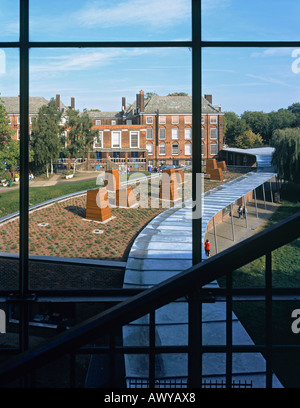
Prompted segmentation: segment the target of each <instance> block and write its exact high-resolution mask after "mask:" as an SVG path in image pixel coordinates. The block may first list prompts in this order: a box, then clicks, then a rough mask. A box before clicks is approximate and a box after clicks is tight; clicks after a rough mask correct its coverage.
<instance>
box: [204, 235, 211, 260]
mask: <svg viewBox="0 0 300 408" xmlns="http://www.w3.org/2000/svg"><path fill="white" fill-rule="evenodd" d="M204 249H205V255H206V256H207V258H208V257H209V254H210V243H209V240H208V239H207V240H206V241H205V242H204Z"/></svg>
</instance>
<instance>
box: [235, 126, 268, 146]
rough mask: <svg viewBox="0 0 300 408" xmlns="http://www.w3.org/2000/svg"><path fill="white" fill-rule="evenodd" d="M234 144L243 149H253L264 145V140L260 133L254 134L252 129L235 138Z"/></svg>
mask: <svg viewBox="0 0 300 408" xmlns="http://www.w3.org/2000/svg"><path fill="white" fill-rule="evenodd" d="M234 144H235V146H236V147H239V148H241V149H251V148H253V147H259V146H262V145H263V139H262V137H261V136H260V134H259V133H254V132H252V130H251V129H249V130H245V132H243V133H242V134H241V135H239V136H237V137H236V138H235V141H234Z"/></svg>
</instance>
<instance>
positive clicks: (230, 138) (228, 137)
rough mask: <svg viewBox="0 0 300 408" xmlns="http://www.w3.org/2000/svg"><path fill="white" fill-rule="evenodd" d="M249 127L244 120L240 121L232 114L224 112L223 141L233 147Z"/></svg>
mask: <svg viewBox="0 0 300 408" xmlns="http://www.w3.org/2000/svg"><path fill="white" fill-rule="evenodd" d="M249 129H250V127H249V125H248V124H247V123H246V121H245V119H241V118H240V117H239V116H238V115H237V114H236V113H234V112H225V114H224V141H225V143H226V144H227V145H229V146H234V145H235V140H236V138H237V137H238V136H241V135H242V134H243V133H244V132H245V131H246V130H249Z"/></svg>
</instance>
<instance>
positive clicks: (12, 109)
mask: <svg viewBox="0 0 300 408" xmlns="http://www.w3.org/2000/svg"><path fill="white" fill-rule="evenodd" d="M1 101H2V102H3V103H4V106H5V109H6V111H7V113H8V114H11V115H19V114H20V102H19V101H20V98H19V96H1V98H0V103H1ZM48 103H49V101H48V100H47V99H45V98H44V97H43V96H30V97H29V114H34V115H37V114H38V113H39V109H40V108H41V107H42V106H44V105H47V104H48ZM60 108H61V109H62V108H64V109H66V106H65V105H64V104H63V103H62V102H60Z"/></svg>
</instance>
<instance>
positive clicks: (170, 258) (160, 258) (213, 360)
mask: <svg viewBox="0 0 300 408" xmlns="http://www.w3.org/2000/svg"><path fill="white" fill-rule="evenodd" d="M218 194H219V191H218ZM213 199H214V195H213V193H212V192H210V193H209V200H210V201H213ZM258 204H259V205H258V210H259V211H258V213H259V218H257V217H256V211H253V207H251V206H249V213H248V228H246V227H245V220H244V219H241V220H240V219H237V218H234V224H235V242H233V240H232V226H231V220H230V221H229V222H224V223H223V224H220V225H219V226H218V227H217V234H218V250H219V252H220V251H221V250H223V249H226V248H228V247H229V246H231V245H233V244H234V243H236V242H238V241H241V240H243V239H246V238H248V237H249V236H250V235H251V234H253V233H254V232H255V231H256V229H257V228H258V227H259V226H260V225H261V224H262V223H263V222H264V221H265V220H266V219H267V218H268V217H270V216H271V214H272V213H273V211H274V210H275V209H276V206H277V204H272V205H271V203H268V205H267V208H265V206H264V202H259V203H258ZM180 207H181V206H180ZM180 207H177V208H176V207H174V208H170V209H167V210H166V211H164V212H163V213H161V214H160V215H158V216H157V217H156V218H155V219H154V220H152V222H150V223H149V224H148V225H147V226H146V227H145V228H144V230H143V231H142V232H141V233H140V234H139V236H138V237H137V239H136V240H135V242H134V243H133V246H132V249H131V251H130V254H129V257H128V261H127V268H126V273H125V278H124V287H127V288H128V287H143V288H145V287H151V286H152V285H155V284H157V283H160V282H161V281H163V280H165V279H167V278H169V277H171V276H174V275H175V274H176V273H178V272H180V271H182V270H185V269H187V268H189V267H191V266H192V239H191V233H192V222H191V207H190V206H186V207H185V208H180ZM254 210H255V209H254ZM209 234H210V238H211V239H210V241H211V243H212V255H213V254H214V253H215V248H214V237H213V236H212V235H211V234H212V233H211V232H209V233H208V235H209ZM209 286H218V285H217V282H212V283H211V284H210V285H209ZM225 321H226V304H225V302H217V303H214V304H204V305H203V323H202V324H203V344H206V345H224V344H225V341H226V325H225ZM187 322H188V307H187V303H186V302H182V301H181V302H173V303H170V304H169V305H166V306H164V307H162V308H161V309H159V310H158V311H157V312H156V323H157V325H156V336H157V343H158V344H160V345H162V346H163V345H187V343H188V338H187V336H188V324H187ZM148 335H149V326H148V320H147V317H144V318H141V319H139V320H138V321H136V322H133V324H130V325H128V326H126V327H124V328H123V339H124V344H125V345H147V344H148ZM233 344H240V345H245V344H253V342H252V340H251V338H250V337H249V335H248V334H247V332H246V331H245V329H244V328H243V326H242V325H241V323H240V322H239V321H238V319H237V318H236V316H235V315H234V314H233ZM225 362H226V356H225V355H224V354H206V355H204V360H203V376H204V379H206V380H207V381H209V380H212V381H222V380H223V381H224V380H225V368H226V364H225ZM125 367H126V375H127V377H128V378H130V377H133V378H134V377H138V378H147V376H148V371H147V370H148V361H147V358H146V357H143V356H138V355H136V356H129V355H126V356H125ZM174 376H175V377H178V378H183V379H184V378H186V376H187V356H186V355H175V354H173V355H168V356H167V357H166V355H160V356H158V358H157V364H156V377H160V378H168V377H174ZM233 380H235V381H239V380H241V381H243V382H244V381H247V382H252V384H253V387H255V388H264V387H265V360H264V358H263V357H262V355H261V354H260V353H252V354H247V353H244V354H243V353H241V354H238V355H234V356H233ZM128 381H129V380H128ZM128 385H129V384H128ZM273 387H274V388H276V387H279V388H280V387H281V384H280V383H279V381H278V380H277V378H276V377H275V376H274V377H273Z"/></svg>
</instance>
